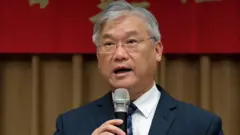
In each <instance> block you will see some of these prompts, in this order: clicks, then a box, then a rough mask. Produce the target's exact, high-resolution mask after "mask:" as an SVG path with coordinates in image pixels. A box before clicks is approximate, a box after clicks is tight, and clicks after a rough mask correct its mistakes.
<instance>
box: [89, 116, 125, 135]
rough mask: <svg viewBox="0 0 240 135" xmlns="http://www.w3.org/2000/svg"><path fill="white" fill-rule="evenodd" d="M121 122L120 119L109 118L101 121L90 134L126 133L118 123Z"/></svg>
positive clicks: (118, 134) (121, 134)
mask: <svg viewBox="0 0 240 135" xmlns="http://www.w3.org/2000/svg"><path fill="white" fill-rule="evenodd" d="M122 123H123V121H122V120H116V119H115V120H109V121H106V122H105V123H103V124H102V125H101V126H100V127H99V128H97V129H95V130H94V131H93V133H92V135H126V134H125V133H124V132H123V131H122V130H121V129H120V128H118V127H117V126H118V125H121V124H122Z"/></svg>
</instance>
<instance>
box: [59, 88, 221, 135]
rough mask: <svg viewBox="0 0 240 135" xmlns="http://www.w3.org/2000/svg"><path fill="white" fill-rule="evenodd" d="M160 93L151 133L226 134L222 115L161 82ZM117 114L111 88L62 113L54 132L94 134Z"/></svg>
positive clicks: (174, 134)
mask: <svg viewBox="0 0 240 135" xmlns="http://www.w3.org/2000/svg"><path fill="white" fill-rule="evenodd" d="M157 87H158V89H159V91H160V92H161V97H160V100H159V103H158V106H157V109H156V112H155V115H154V118H153V121H152V125H151V128H150V131H149V135H223V132H222V123H221V119H220V118H219V117H218V116H216V115H214V114H212V113H210V112H207V111H205V110H203V109H200V108H198V107H195V106H193V105H190V104H187V103H184V102H180V101H177V100H176V99H174V98H172V97H171V96H170V95H168V94H167V93H166V92H165V91H164V90H163V89H162V88H161V87H160V86H158V85H157ZM113 118H114V108H113V104H112V95H111V92H109V93H108V94H106V95H105V96H104V97H102V98H100V99H98V100H96V101H94V102H92V103H89V104H87V105H84V106H82V107H80V108H77V109H74V110H71V111H69V112H66V113H64V114H62V115H60V116H59V117H58V118H57V122H56V128H57V129H56V132H55V133H54V135H91V134H92V132H93V131H94V130H95V129H96V128H98V127H99V126H100V125H101V124H102V123H104V122H105V121H107V120H110V119H113Z"/></svg>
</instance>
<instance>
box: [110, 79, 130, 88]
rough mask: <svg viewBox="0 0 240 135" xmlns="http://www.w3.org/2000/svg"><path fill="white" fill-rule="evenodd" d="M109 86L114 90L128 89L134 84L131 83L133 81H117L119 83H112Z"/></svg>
mask: <svg viewBox="0 0 240 135" xmlns="http://www.w3.org/2000/svg"><path fill="white" fill-rule="evenodd" d="M111 85H112V86H113V88H115V89H117V88H125V89H129V88H131V87H132V86H133V85H134V83H133V81H127V80H119V81H114V82H112V83H111Z"/></svg>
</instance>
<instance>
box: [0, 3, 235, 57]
mask: <svg viewBox="0 0 240 135" xmlns="http://www.w3.org/2000/svg"><path fill="white" fill-rule="evenodd" d="M35 1H37V0H35ZM105 1H108V0H105ZM183 1H185V2H183ZM200 1H202V2H200ZM100 2H101V1H100V0H91V1H90V0H49V3H48V5H47V6H46V7H45V8H40V5H39V4H36V5H33V6H31V5H30V4H29V0H0V53H95V46H94V45H93V43H92V27H93V23H92V22H91V21H90V17H93V16H94V15H96V14H98V13H100V12H101V11H102V10H101V9H100V8H99V7H97V5H98V4H100ZM129 2H135V3H138V2H143V0H129ZM145 2H148V3H149V4H150V5H149V7H148V9H149V10H150V11H152V12H153V14H154V15H155V16H156V17H157V19H158V21H159V25H160V31H161V34H162V41H163V45H164V52H165V53H240V27H239V25H240V1H239V0H212V1H210V0H205V2H204V0H148V1H146V0H145Z"/></svg>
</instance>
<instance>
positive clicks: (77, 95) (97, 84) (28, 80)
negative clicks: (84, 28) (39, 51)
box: [0, 54, 240, 135]
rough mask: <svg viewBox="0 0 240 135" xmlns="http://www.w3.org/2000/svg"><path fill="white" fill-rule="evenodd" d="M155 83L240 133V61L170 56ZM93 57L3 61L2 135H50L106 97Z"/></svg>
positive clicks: (11, 57)
mask: <svg viewBox="0 0 240 135" xmlns="http://www.w3.org/2000/svg"><path fill="white" fill-rule="evenodd" d="M156 82H157V83H159V84H160V85H162V86H163V87H164V88H165V89H166V91H167V92H168V93H170V94H171V95H172V96H174V97H175V98H177V99H180V100H183V101H185V102H188V103H192V104H195V105H197V106H199V107H202V108H205V109H207V110H209V111H211V112H214V113H216V114H218V115H220V116H221V118H222V120H223V128H224V131H225V134H226V135H239V133H240V105H239V104H240V84H239V83H240V59H239V56H238V55H235V56H233V55H229V56H227V55H224V56H223V55H210V56H207V55H206V56H205V55H201V56H200V55H166V56H164V59H163V61H162V62H161V63H160V64H159V72H158V73H157V74H156ZM107 91H108V86H107V85H106V82H105V81H104V80H103V78H102V77H101V76H100V74H99V72H98V70H97V63H96V57H95V55H68V54H65V55H50V54H49V55H0V135H51V134H53V132H54V131H55V119H56V117H57V116H58V115H59V114H60V113H63V112H65V111H68V110H70V109H72V108H75V107H78V106H79V105H83V104H86V103H88V102H90V101H92V100H95V99H96V98H98V97H100V96H102V95H103V94H105V93H106V92H107Z"/></svg>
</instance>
